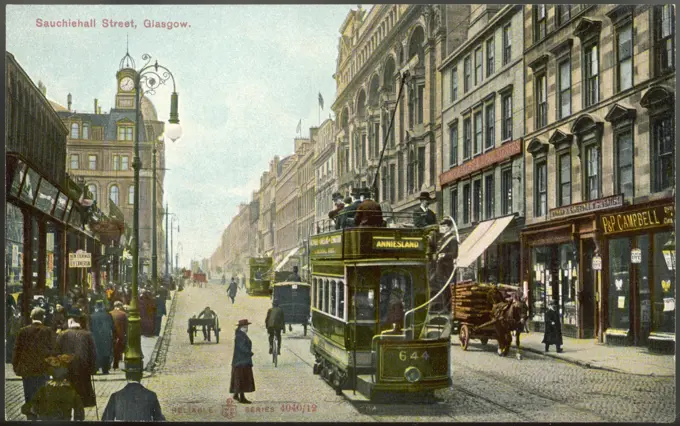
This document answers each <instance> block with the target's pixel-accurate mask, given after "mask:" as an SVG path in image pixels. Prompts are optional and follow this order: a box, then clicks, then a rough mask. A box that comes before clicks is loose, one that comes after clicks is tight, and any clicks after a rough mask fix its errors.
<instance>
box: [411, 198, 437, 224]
mask: <svg viewBox="0 0 680 426" xmlns="http://www.w3.org/2000/svg"><path fill="white" fill-rule="evenodd" d="M418 199H419V200H420V206H418V208H417V209H416V211H415V212H413V226H415V227H416V228H425V227H426V226H430V225H436V224H437V215H436V214H434V212H433V211H432V210H430V209H429V208H428V206H429V205H430V203H431V202H432V201H434V200H435V199H434V198H430V193H429V192H427V191H423V192H421V193H420V195H419V196H418Z"/></svg>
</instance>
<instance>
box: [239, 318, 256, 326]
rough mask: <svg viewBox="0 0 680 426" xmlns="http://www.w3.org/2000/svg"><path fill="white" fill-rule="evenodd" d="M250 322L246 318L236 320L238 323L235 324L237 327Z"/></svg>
mask: <svg viewBox="0 0 680 426" xmlns="http://www.w3.org/2000/svg"><path fill="white" fill-rule="evenodd" d="M250 324H252V322H248V320H247V319H242V320H239V321H238V324H236V326H237V327H243V326H244V325H250Z"/></svg>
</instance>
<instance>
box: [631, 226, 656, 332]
mask: <svg viewBox="0 0 680 426" xmlns="http://www.w3.org/2000/svg"><path fill="white" fill-rule="evenodd" d="M636 240H637V242H636V243H637V244H636V245H637V248H639V249H640V254H641V259H640V260H641V261H640V263H639V264H633V267H634V268H637V273H636V275H637V282H638V303H639V305H640V324H639V326H640V328H639V330H638V333H637V334H638V344H646V343H647V338H648V337H649V333H650V331H651V330H652V299H651V287H650V284H651V282H650V278H651V277H650V276H649V273H650V271H649V260H650V256H651V255H652V253H651V247H650V240H651V239H650V235H648V234H644V235H640V236H638V237H637V238H636Z"/></svg>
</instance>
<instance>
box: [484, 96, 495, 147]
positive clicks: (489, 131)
mask: <svg viewBox="0 0 680 426" xmlns="http://www.w3.org/2000/svg"><path fill="white" fill-rule="evenodd" d="M495 123H496V113H495V108H494V104H493V103H490V104H488V105H487V106H486V143H485V144H484V149H490V148H493V147H494V145H495V144H496V125H495Z"/></svg>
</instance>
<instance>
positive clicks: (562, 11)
mask: <svg viewBox="0 0 680 426" xmlns="http://www.w3.org/2000/svg"><path fill="white" fill-rule="evenodd" d="M556 15H557V25H563V24H565V23H567V21H569V19H571V5H569V4H560V5H557V13H556Z"/></svg>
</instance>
